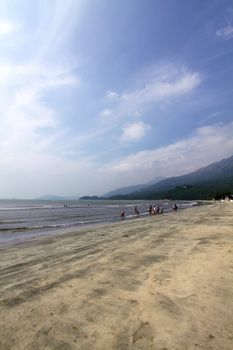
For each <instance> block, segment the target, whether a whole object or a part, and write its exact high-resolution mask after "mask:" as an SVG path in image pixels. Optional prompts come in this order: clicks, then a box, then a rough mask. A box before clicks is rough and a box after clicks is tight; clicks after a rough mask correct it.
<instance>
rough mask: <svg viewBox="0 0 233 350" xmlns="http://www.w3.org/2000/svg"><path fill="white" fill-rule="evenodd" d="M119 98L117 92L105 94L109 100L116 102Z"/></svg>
mask: <svg viewBox="0 0 233 350" xmlns="http://www.w3.org/2000/svg"><path fill="white" fill-rule="evenodd" d="M118 97H119V95H118V93H117V92H115V91H111V90H109V91H107V92H106V94H105V98H106V99H108V100H115V99H117V98H118Z"/></svg>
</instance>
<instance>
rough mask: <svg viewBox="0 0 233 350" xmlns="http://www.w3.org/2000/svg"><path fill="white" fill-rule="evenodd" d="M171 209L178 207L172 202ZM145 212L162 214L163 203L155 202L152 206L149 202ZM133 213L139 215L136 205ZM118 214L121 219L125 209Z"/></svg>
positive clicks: (175, 209) (123, 216) (174, 209)
mask: <svg viewBox="0 0 233 350" xmlns="http://www.w3.org/2000/svg"><path fill="white" fill-rule="evenodd" d="M172 209H173V211H177V209H178V207H177V205H176V204H174V205H173V206H172ZM147 212H148V214H149V215H152V214H154V215H156V214H163V205H162V204H155V205H154V206H152V204H150V206H149V208H148V209H147ZM134 214H135V215H137V216H139V210H138V207H137V206H135V207H134ZM120 216H121V218H122V219H124V218H125V211H124V210H122V211H121V213H120Z"/></svg>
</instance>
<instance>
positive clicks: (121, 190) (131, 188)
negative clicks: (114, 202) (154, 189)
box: [103, 176, 164, 198]
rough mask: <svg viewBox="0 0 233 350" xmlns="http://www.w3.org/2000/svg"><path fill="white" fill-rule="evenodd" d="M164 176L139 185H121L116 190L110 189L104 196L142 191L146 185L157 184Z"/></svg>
mask: <svg viewBox="0 0 233 350" xmlns="http://www.w3.org/2000/svg"><path fill="white" fill-rule="evenodd" d="M163 179H164V177H161V176H160V177H157V178H155V179H154V180H152V181H150V182H148V183H146V184H139V185H132V186H126V187H121V188H118V189H116V190H113V191H110V192H108V193H106V194H104V195H103V197H104V198H108V197H112V196H118V195H127V194H130V193H132V192H135V191H140V190H142V189H143V188H145V187H148V186H149V185H151V184H156V183H157V182H159V181H161V180H163Z"/></svg>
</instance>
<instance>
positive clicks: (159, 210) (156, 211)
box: [147, 204, 163, 215]
mask: <svg viewBox="0 0 233 350" xmlns="http://www.w3.org/2000/svg"><path fill="white" fill-rule="evenodd" d="M147 212H148V213H149V214H150V215H151V214H154V215H156V214H163V205H162V204H160V205H159V204H155V205H154V206H153V207H152V205H151V204H150V206H149V208H148V209H147Z"/></svg>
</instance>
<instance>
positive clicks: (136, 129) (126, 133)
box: [122, 121, 150, 141]
mask: <svg viewBox="0 0 233 350" xmlns="http://www.w3.org/2000/svg"><path fill="white" fill-rule="evenodd" d="M149 129H150V126H149V125H147V124H145V123H143V122H141V121H140V122H136V123H130V124H127V125H126V126H124V127H123V134H122V140H124V141H131V140H140V139H141V138H143V137H144V136H145V134H146V132H147V131H148V130H149Z"/></svg>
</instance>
